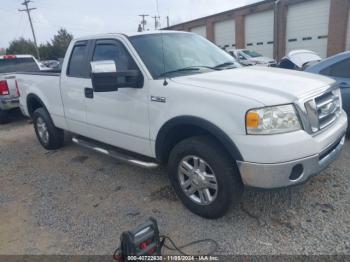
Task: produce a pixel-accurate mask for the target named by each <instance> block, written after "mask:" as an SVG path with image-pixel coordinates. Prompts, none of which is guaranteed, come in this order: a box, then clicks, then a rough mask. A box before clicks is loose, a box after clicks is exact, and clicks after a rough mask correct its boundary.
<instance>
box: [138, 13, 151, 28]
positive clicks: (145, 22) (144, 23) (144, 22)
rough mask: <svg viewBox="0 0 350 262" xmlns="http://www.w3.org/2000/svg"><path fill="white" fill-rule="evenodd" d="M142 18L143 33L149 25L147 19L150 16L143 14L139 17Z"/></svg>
mask: <svg viewBox="0 0 350 262" xmlns="http://www.w3.org/2000/svg"><path fill="white" fill-rule="evenodd" d="M139 16H141V17H142V21H141V25H142V31H145V25H146V24H147V21H146V19H145V18H146V17H147V16H149V15H145V14H142V15H139Z"/></svg>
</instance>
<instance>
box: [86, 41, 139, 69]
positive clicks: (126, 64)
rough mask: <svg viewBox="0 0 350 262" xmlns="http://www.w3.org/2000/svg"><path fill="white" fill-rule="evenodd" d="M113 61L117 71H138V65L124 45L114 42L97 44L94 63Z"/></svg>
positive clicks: (99, 42) (98, 42)
mask: <svg viewBox="0 0 350 262" xmlns="http://www.w3.org/2000/svg"><path fill="white" fill-rule="evenodd" d="M102 60H113V61H114V62H115V65H116V68H117V71H126V70H136V69H137V65H136V63H135V61H134V60H133V58H132V57H131V56H130V54H129V53H128V51H127V50H126V49H125V47H124V46H123V44H122V43H120V42H119V41H114V40H100V41H97V42H96V46H95V50H94V54H93V58H92V61H102Z"/></svg>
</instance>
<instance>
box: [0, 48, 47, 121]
mask: <svg viewBox="0 0 350 262" xmlns="http://www.w3.org/2000/svg"><path fill="white" fill-rule="evenodd" d="M39 70H40V66H39V63H38V62H37V61H36V59H35V58H34V57H33V56H31V55H3V56H0V124H4V123H7V122H8V121H9V120H10V118H9V114H8V113H9V111H10V110H12V109H15V108H18V106H19V99H18V97H19V93H18V85H17V81H16V77H15V75H14V73H15V72H21V71H26V72H33V71H39Z"/></svg>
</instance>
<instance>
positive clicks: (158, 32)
mask: <svg viewBox="0 0 350 262" xmlns="http://www.w3.org/2000/svg"><path fill="white" fill-rule="evenodd" d="M162 33H163V34H164V33H165V34H174V33H183V34H193V33H191V32H186V31H174V30H152V31H143V32H129V33H107V34H97V35H89V36H84V37H79V38H75V39H74V40H75V41H82V40H90V39H94V38H101V37H106V36H109V37H111V36H112V37H113V36H126V37H132V36H139V35H153V34H162Z"/></svg>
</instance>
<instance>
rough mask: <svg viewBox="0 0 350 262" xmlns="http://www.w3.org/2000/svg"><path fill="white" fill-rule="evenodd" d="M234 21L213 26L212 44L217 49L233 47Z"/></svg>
mask: <svg viewBox="0 0 350 262" xmlns="http://www.w3.org/2000/svg"><path fill="white" fill-rule="evenodd" d="M235 26H236V25H235V20H233V19H231V20H226V21H222V22H217V23H215V24H214V42H215V44H216V45H218V46H219V47H221V48H223V47H235V44H236V38H235V35H236V33H235V32H236V28H235Z"/></svg>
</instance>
